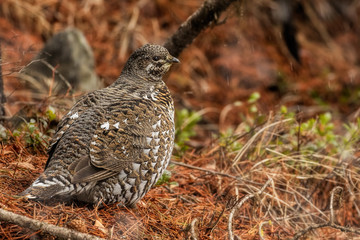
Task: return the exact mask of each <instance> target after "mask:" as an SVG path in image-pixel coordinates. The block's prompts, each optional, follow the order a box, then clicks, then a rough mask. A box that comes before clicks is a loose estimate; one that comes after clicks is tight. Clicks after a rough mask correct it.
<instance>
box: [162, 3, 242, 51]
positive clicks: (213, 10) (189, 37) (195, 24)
mask: <svg viewBox="0 0 360 240" xmlns="http://www.w3.org/2000/svg"><path fill="white" fill-rule="evenodd" d="M235 1H239V0H205V2H204V3H203V5H202V6H201V7H200V8H199V9H198V10H197V11H196V12H194V13H193V14H192V15H191V16H190V17H189V18H188V19H187V20H186V21H185V22H184V23H183V24H181V26H180V27H179V28H178V30H177V31H176V32H175V33H174V34H173V35H172V36H171V37H170V38H169V39H168V40H167V41H166V42H165V44H164V47H165V48H167V49H168V50H169V52H170V54H171V55H173V56H174V57H178V56H179V55H180V53H181V52H182V50H183V49H184V48H185V47H186V46H187V45H189V44H190V43H191V42H192V41H193V40H194V39H195V38H196V37H197V36H198V35H199V33H200V32H201V31H202V30H204V29H205V28H206V27H208V26H209V25H210V24H211V23H212V22H214V21H216V20H217V18H218V17H219V16H220V14H221V12H223V11H225V10H226V9H227V8H228V7H229V6H230V4H231V3H233V2H235Z"/></svg>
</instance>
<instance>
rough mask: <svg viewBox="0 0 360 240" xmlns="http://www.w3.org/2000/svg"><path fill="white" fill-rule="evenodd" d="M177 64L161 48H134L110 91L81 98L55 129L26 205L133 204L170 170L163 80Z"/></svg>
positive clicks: (170, 122) (170, 130)
mask: <svg viewBox="0 0 360 240" xmlns="http://www.w3.org/2000/svg"><path fill="white" fill-rule="evenodd" d="M174 62H179V60H178V59H176V58H174V57H172V56H171V55H170V54H169V53H168V51H167V50H166V49H165V48H163V47H161V46H158V45H149V44H147V45H145V46H143V47H141V48H139V49H138V50H136V51H135V52H134V53H133V54H132V55H131V56H130V58H129V60H128V61H127V63H126V64H125V66H124V69H123V71H122V73H121V75H120V77H119V78H118V79H117V80H116V81H115V82H114V83H113V84H112V85H110V86H109V87H107V88H104V89H101V90H97V91H95V92H92V93H89V94H87V95H85V96H83V97H82V98H81V99H80V100H79V101H78V102H77V103H76V104H75V105H74V106H73V107H72V109H71V110H70V111H69V112H68V114H67V115H66V116H65V117H64V118H63V119H62V120H61V122H60V123H59V126H58V129H57V132H56V134H55V136H54V137H53V141H52V142H51V144H50V148H49V159H48V161H47V163H46V166H45V171H44V172H43V173H42V174H41V175H40V176H39V178H38V179H37V180H36V181H35V182H34V183H33V184H32V185H31V186H30V187H29V188H28V189H26V190H25V191H24V192H23V193H22V194H23V195H25V196H27V197H28V198H29V199H36V200H41V201H63V202H69V201H72V200H79V201H83V202H89V203H93V204H97V203H99V202H100V201H102V202H104V203H113V202H119V203H121V204H123V205H126V206H132V205H134V204H135V203H136V202H137V201H138V200H140V199H141V198H142V197H143V196H144V195H145V194H146V193H147V192H148V191H149V190H150V188H151V187H152V186H153V185H154V184H155V183H156V181H157V180H158V179H159V177H160V176H161V174H162V173H163V171H164V170H165V168H166V167H167V165H168V163H169V160H170V157H171V153H172V149H173V145H174V132H175V128H174V106H173V101H172V98H171V96H170V92H169V90H168V88H167V87H166V85H165V83H164V82H163V81H162V76H163V75H164V74H165V73H166V72H167V71H168V70H169V68H170V66H171V65H172V64H173V63H174Z"/></svg>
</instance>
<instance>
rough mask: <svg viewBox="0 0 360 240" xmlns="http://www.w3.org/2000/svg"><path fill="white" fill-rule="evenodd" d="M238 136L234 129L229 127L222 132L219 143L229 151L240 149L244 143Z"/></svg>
mask: <svg viewBox="0 0 360 240" xmlns="http://www.w3.org/2000/svg"><path fill="white" fill-rule="evenodd" d="M237 138H238V136H237V135H236V134H234V129H232V128H228V129H227V130H226V131H225V132H223V133H220V136H219V137H218V139H219V145H220V146H221V147H223V148H225V149H226V150H227V151H228V152H235V151H238V150H240V148H241V147H242V144H241V143H240V142H239V141H237V140H238V139H237Z"/></svg>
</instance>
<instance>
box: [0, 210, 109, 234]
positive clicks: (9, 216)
mask: <svg viewBox="0 0 360 240" xmlns="http://www.w3.org/2000/svg"><path fill="white" fill-rule="evenodd" d="M0 221H4V222H11V223H14V224H16V225H19V226H20V227H24V228H29V229H31V230H33V231H39V230H41V231H43V232H46V233H49V234H51V235H53V236H56V237H58V238H61V239H75V240H82V239H85V240H86V239H88V240H100V239H103V238H98V237H96V236H93V235H89V234H85V233H80V232H77V231H74V230H71V229H68V228H64V227H59V226H55V225H52V224H49V223H46V222H41V221H39V220H35V219H31V218H28V217H25V216H22V215H19V214H16V213H12V212H9V211H6V210H4V209H2V208H0Z"/></svg>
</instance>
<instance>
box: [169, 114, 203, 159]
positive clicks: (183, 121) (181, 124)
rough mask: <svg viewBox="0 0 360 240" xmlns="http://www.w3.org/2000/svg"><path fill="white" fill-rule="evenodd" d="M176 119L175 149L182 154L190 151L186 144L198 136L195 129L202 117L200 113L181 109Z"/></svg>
mask: <svg viewBox="0 0 360 240" xmlns="http://www.w3.org/2000/svg"><path fill="white" fill-rule="evenodd" d="M175 119H176V120H175V128H176V131H175V149H176V150H177V151H178V152H179V153H180V154H182V153H184V152H185V151H186V149H188V146H187V145H186V142H187V141H189V140H190V138H191V137H193V136H195V135H196V132H195V130H194V127H195V125H196V124H197V123H198V122H199V121H200V120H201V116H200V114H199V113H198V112H195V111H189V110H188V109H181V110H179V111H176V116H175Z"/></svg>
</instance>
